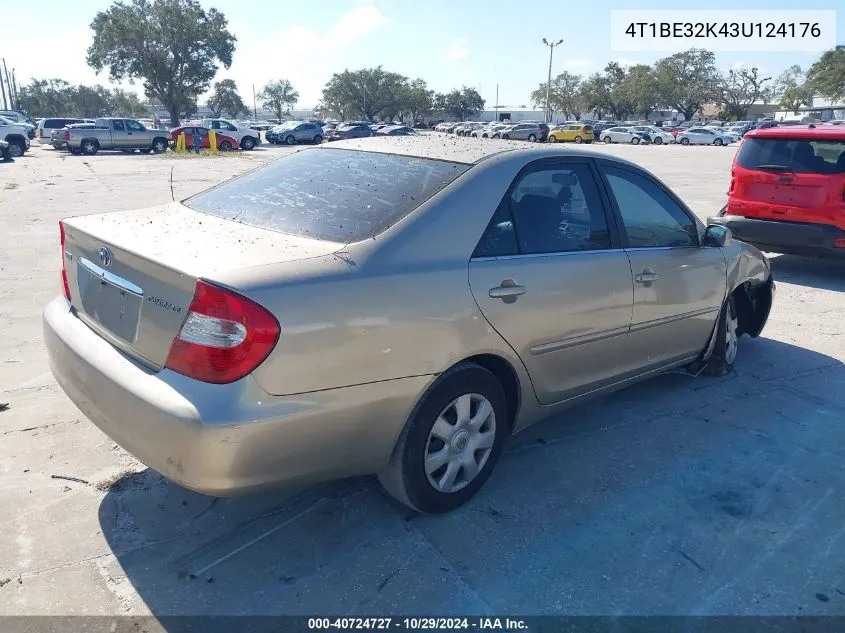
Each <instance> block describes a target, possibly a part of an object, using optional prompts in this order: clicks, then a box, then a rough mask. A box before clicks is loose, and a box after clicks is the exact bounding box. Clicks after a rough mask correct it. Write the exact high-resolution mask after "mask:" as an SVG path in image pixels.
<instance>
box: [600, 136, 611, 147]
mask: <svg viewBox="0 0 845 633" xmlns="http://www.w3.org/2000/svg"><path fill="white" fill-rule="evenodd" d="M602 140H603V141H604V144H605V145H610V144H611V143H612V142H613V141H612V140H610V137H609V136H605V137H604V138H603V139H602Z"/></svg>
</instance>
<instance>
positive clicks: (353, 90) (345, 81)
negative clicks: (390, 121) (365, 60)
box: [320, 66, 408, 121]
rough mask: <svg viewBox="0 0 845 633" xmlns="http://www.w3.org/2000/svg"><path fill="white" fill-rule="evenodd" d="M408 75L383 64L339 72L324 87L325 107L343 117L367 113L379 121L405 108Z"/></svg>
mask: <svg viewBox="0 0 845 633" xmlns="http://www.w3.org/2000/svg"><path fill="white" fill-rule="evenodd" d="M407 86H408V78H407V77H405V76H403V75H400V74H399V73H393V72H388V71H386V70H384V69H383V68H382V67H381V66H377V67H375V68H362V69H360V70H344V71H343V72H342V73H335V74H334V75H332V76H331V79H329V81H328V82H327V83H326V85H325V87H324V88H323V95H322V99H321V102H320V103H321V108H322V109H323V110H325V111H328V112H334V113H336V114H338V115H339V116H340V117H341V118H342V119H349V118H357V117H363V118H365V119H367V120H368V121H375V120H376V118H378V117H381V116H388V115H389V114H394V113H397V112H399V111H401V110H402V108H401V100H402V98H403V95H405V94H407V93H406V88H407Z"/></svg>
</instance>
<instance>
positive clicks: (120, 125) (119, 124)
mask: <svg viewBox="0 0 845 633" xmlns="http://www.w3.org/2000/svg"><path fill="white" fill-rule="evenodd" d="M112 129H114V130H117V131H118V132H123V131H124V127H123V121H112Z"/></svg>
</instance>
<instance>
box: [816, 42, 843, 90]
mask: <svg viewBox="0 0 845 633" xmlns="http://www.w3.org/2000/svg"><path fill="white" fill-rule="evenodd" d="M807 82H808V83H809V84H810V87H811V88H812V90H813V91H814V92H815V93H816V94H817V95H819V96H820V97H825V98H826V99H830V100H831V101H833V102H841V101H843V100H845V45H843V44H839V45H838V46H837V47H836V48H834V49H833V50H830V51H827V52H825V53H823V54H822V56H821V57H820V58H819V60H818V61H817V62H816V63H815V64H813V65H812V66H810V70H808V71H807Z"/></svg>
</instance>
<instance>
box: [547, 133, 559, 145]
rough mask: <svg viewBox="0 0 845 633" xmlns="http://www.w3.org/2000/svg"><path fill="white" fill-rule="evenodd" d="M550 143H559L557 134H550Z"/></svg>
mask: <svg viewBox="0 0 845 633" xmlns="http://www.w3.org/2000/svg"><path fill="white" fill-rule="evenodd" d="M549 143H557V136H555V135H554V134H549Z"/></svg>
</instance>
